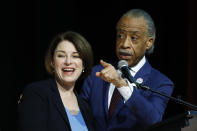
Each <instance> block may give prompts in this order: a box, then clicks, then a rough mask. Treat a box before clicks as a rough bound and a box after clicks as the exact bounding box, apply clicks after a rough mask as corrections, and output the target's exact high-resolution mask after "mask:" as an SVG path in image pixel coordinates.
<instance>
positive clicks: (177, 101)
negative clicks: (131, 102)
mask: <svg viewBox="0 0 197 131" xmlns="http://www.w3.org/2000/svg"><path fill="white" fill-rule="evenodd" d="M135 84H136V86H137V88H139V89H143V90H148V91H151V92H153V93H156V94H159V95H162V96H165V97H167V98H169V99H170V100H173V101H175V102H176V103H179V104H182V105H185V106H187V107H190V108H192V109H194V110H197V106H196V105H193V104H191V103H189V102H186V101H183V100H181V99H177V98H175V97H172V96H168V95H166V94H164V93H161V92H158V91H155V90H153V89H151V88H149V87H148V86H144V85H141V84H138V83H135Z"/></svg>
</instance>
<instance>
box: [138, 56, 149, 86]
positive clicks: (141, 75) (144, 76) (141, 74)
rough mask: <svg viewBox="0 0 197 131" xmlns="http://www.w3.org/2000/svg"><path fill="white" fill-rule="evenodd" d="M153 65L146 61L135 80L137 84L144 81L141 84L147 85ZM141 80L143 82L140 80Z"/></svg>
mask: <svg viewBox="0 0 197 131" xmlns="http://www.w3.org/2000/svg"><path fill="white" fill-rule="evenodd" d="M151 69H152V67H151V65H150V64H149V62H148V60H147V59H146V63H145V64H144V66H142V68H141V69H140V70H139V71H138V72H137V73H136V75H135V77H134V79H135V81H136V82H140V81H142V83H139V84H144V85H146V84H147V82H148V79H149V77H147V76H148V74H150V72H151ZM139 79H141V80H139Z"/></svg>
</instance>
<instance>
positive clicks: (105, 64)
mask: <svg viewBox="0 0 197 131" xmlns="http://www.w3.org/2000/svg"><path fill="white" fill-rule="evenodd" d="M100 63H101V65H102V66H103V67H104V68H105V67H108V66H109V65H110V64H109V63H107V62H105V61H103V60H100Z"/></svg>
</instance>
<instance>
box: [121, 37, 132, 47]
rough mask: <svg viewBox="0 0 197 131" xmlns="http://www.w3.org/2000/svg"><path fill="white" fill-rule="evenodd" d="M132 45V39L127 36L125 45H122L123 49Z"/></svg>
mask: <svg viewBox="0 0 197 131" xmlns="http://www.w3.org/2000/svg"><path fill="white" fill-rule="evenodd" d="M131 44H132V41H131V39H130V37H129V36H126V38H125V39H124V41H123V43H122V47H123V48H129V47H130V46H131Z"/></svg>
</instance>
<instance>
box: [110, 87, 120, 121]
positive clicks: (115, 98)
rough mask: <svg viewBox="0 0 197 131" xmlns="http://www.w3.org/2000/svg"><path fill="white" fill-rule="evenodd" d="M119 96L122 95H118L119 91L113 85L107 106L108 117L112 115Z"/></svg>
mask: <svg viewBox="0 0 197 131" xmlns="http://www.w3.org/2000/svg"><path fill="white" fill-rule="evenodd" d="M121 97H122V96H121V95H120V92H119V91H118V89H117V88H116V87H115V89H114V92H113V95H112V98H111V103H110V106H109V117H110V118H111V117H112V115H113V113H114V111H115V109H116V106H117V105H118V102H119V101H120V99H121Z"/></svg>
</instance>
